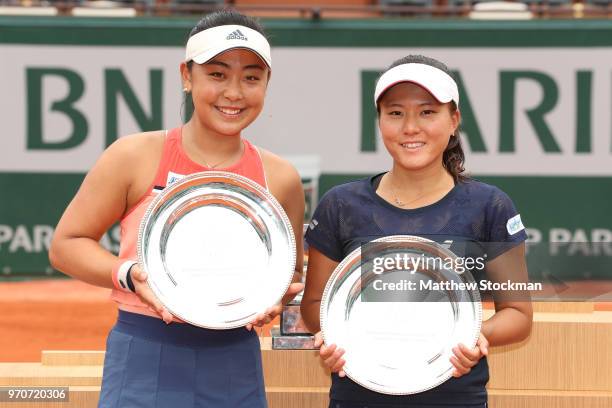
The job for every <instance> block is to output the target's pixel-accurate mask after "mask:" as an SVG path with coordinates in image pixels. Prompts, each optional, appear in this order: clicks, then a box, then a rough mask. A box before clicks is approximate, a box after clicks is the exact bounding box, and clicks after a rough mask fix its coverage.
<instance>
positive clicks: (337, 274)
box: [320, 235, 482, 395]
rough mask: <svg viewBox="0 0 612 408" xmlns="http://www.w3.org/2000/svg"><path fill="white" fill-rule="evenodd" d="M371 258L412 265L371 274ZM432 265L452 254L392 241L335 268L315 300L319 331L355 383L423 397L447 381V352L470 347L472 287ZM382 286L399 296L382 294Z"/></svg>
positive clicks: (431, 245)
mask: <svg viewBox="0 0 612 408" xmlns="http://www.w3.org/2000/svg"><path fill="white" fill-rule="evenodd" d="M376 257H379V258H380V257H383V258H385V257H386V258H392V259H394V257H400V259H404V260H405V259H413V260H414V261H415V262H413V263H412V265H413V266H415V265H416V266H417V267H413V268H411V269H412V272H408V271H407V270H404V269H400V270H398V269H396V268H390V269H385V270H384V272H381V271H380V269H378V270H377V273H374V271H375V270H376V269H375V268H373V262H374V258H376ZM417 258H421V263H420V264H419V263H417V262H416V259H417ZM428 259H429V260H430V261H431V262H430V261H426V260H428ZM435 259H440V260H443V261H446V260H448V259H452V260H455V262H456V260H457V256H456V255H455V254H454V253H453V252H451V251H450V250H449V249H447V248H445V247H443V246H441V245H440V244H437V243H435V242H433V241H430V240H427V239H424V238H420V237H415V236H408V235H396V236H389V237H384V238H380V239H377V240H375V241H372V242H371V243H368V244H366V245H365V246H362V247H359V248H357V249H355V250H354V251H353V252H351V253H350V254H349V255H348V256H347V257H346V258H345V259H344V260H343V261H342V262H341V263H340V264H339V265H338V266H337V268H336V269H335V270H334V272H333V274H332V276H331V277H330V279H329V281H328V282H327V286H326V287H325V291H324V293H323V296H322V300H321V316H320V317H321V330H322V333H323V338H324V340H325V343H326V344H336V345H338V347H341V348H343V349H344V350H345V354H344V356H343V358H344V360H345V361H346V363H345V365H344V371H345V373H346V374H347V376H348V377H349V378H351V379H352V380H353V381H355V382H357V383H358V384H360V385H362V386H364V387H366V388H368V389H370V390H373V391H376V392H380V393H384V394H393V395H405V394H414V393H419V392H423V391H426V390H428V389H431V388H434V387H436V386H438V385H440V384H441V383H443V382H444V381H446V380H448V379H449V378H450V377H451V376H452V372H453V370H454V367H453V366H452V364H451V363H450V357H451V356H452V355H453V353H452V348H453V347H455V346H457V345H458V344H459V343H463V344H465V345H466V346H468V347H474V346H475V344H476V341H477V339H478V336H479V334H480V327H481V322H482V305H481V302H480V294H479V292H478V288H477V286H475V285H476V282H475V281H474V279H473V277H472V275H471V273H470V272H469V271H461V272H462V273H458V272H457V271H456V270H453V269H452V268H449V267H448V266H449V265H456V264H449V263H448V262H446V265H445V264H444V262H442V261H440V262H437V261H435ZM408 265H410V263H408ZM379 266H380V265H379ZM402 268H403V266H402ZM409 269H410V268H409ZM451 281H452V282H455V283H454V284H452V283H443V282H451ZM384 282H387V283H388V284H390V283H392V284H395V285H396V286H394V288H398V287H402V286H401V285H399V286H398V283H403V285H404V286H403V287H404V290H389V289H388V288H389V287H390V286H389V285H387V286H386V288H387V291H384V290H383V291H381V290H380V288H381V287H384V286H383V284H384ZM408 282H413V284H412V285H413V286H412V288H413V290H408V289H407V288H409V287H411V286H410V284H409V283H408ZM421 282H424V283H423V284H421ZM428 282H429V283H428ZM440 283H443V284H440ZM461 283H463V284H464V285H463V286H462V285H460V284H461ZM435 284H438V286H436V287H437V290H436V289H435V288H436V287H434V286H433V285H435ZM421 285H423V286H422V287H421ZM453 285H454V286H453ZM375 288H378V289H379V290H375Z"/></svg>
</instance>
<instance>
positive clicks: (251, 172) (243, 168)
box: [111, 128, 268, 317]
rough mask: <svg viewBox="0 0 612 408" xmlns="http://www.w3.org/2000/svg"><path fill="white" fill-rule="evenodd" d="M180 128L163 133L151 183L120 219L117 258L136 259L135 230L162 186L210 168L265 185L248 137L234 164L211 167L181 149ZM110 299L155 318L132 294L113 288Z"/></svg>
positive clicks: (257, 158)
mask: <svg viewBox="0 0 612 408" xmlns="http://www.w3.org/2000/svg"><path fill="white" fill-rule="evenodd" d="M181 129H182V128H175V129H172V130H170V131H167V132H166V138H165V141H164V147H163V152H162V157H161V160H160V162H159V166H158V168H157V174H156V175H155V179H154V180H153V183H152V184H151V186H150V187H149V189H148V190H147V192H146V193H145V195H144V196H143V197H142V198H141V199H140V200H139V201H138V203H137V204H136V205H135V206H134V207H132V208H131V209H130V210H129V212H128V213H127V214H126V215H125V216H124V217H123V218H122V219H121V223H120V226H121V244H120V249H119V257H120V258H121V259H126V260H128V259H133V260H136V259H137V251H136V245H137V241H138V229H139V226H140V221H141V220H142V218H143V216H144V213H145V211H146V209H147V207H148V206H149V203H150V202H151V201H152V200H153V198H154V197H155V196H156V195H157V194H159V192H160V191H161V190H162V189H163V188H165V187H166V186H167V185H169V184H172V183H173V182H175V181H176V180H180V179H181V178H182V177H184V176H186V175H189V174H192V173H198V172H202V171H210V170H221V171H228V172H232V173H236V174H240V175H241V176H244V177H247V178H249V179H251V180H253V181H255V182H256V183H258V184H259V185H261V186H263V187H264V188H268V186H267V182H266V177H265V173H264V167H263V163H262V160H261V155H260V154H259V150H258V149H257V148H256V147H255V146H253V145H252V144H251V143H250V142H249V141H248V140H246V139H242V141H243V143H244V152H243V154H242V157H241V158H240V160H239V161H238V162H237V163H236V164H234V165H233V166H230V167H226V168H215V169H211V168H209V167H205V166H202V165H200V164H198V163H195V162H194V161H192V160H191V159H190V158H189V157H188V156H187V154H186V153H185V151H184V150H183V144H182V133H181ZM111 298H112V299H113V300H114V301H116V302H117V303H118V304H119V308H120V309H122V310H126V311H128V312H133V313H140V314H144V315H148V316H155V317H159V316H158V315H157V314H156V313H154V312H152V311H151V310H149V308H148V307H147V306H146V305H145V304H144V303H142V302H141V301H140V299H139V298H138V296H136V295H135V294H133V293H128V292H123V291H120V290H117V289H113V291H112V294H111Z"/></svg>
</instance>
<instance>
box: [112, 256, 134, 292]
mask: <svg viewBox="0 0 612 408" xmlns="http://www.w3.org/2000/svg"><path fill="white" fill-rule="evenodd" d="M137 263H138V262H135V261H125V262H124V263H122V264H121V265H120V266H119V269H117V282H118V283H119V286H120V287H119V288H118V289H121V290H123V291H124V292H132V290H131V289H130V286H129V285H128V279H127V275H128V272H129V271H130V268H131V267H132V266H134V265H136V264H137Z"/></svg>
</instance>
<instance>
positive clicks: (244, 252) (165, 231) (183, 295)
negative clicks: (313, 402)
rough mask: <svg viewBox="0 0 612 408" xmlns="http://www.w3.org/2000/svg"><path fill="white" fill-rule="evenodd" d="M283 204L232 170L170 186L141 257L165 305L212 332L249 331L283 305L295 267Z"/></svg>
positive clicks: (154, 209)
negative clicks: (264, 315)
mask: <svg viewBox="0 0 612 408" xmlns="http://www.w3.org/2000/svg"><path fill="white" fill-rule="evenodd" d="M295 257H296V251H295V237H294V235H293V230H292V228H291V223H290V222H289V219H288V217H287V215H286V214H285V212H284V210H283V208H282V207H281V205H280V204H279V203H278V202H277V201H276V199H275V198H274V197H273V196H272V195H271V194H270V193H269V192H268V191H267V190H265V189H264V188H263V187H261V186H260V185H259V184H257V183H255V182H254V181H252V180H249V179H247V178H245V177H242V176H239V175H237V174H233V173H227V172H220V171H208V172H203V173H196V174H192V175H190V176H187V177H185V178H183V179H181V180H180V181H177V182H176V183H174V184H172V185H169V186H168V187H166V188H165V189H164V190H163V192H162V193H160V194H159V195H158V196H157V197H156V198H155V199H154V200H153V201H152V202H151V204H150V205H149V207H148V209H147V211H146V213H145V216H144V217H143V220H142V222H141V225H140V231H139V235H138V260H139V262H140V265H141V266H142V267H143V268H144V270H145V271H146V272H147V274H148V283H149V286H150V287H151V289H152V291H153V292H154V293H155V295H156V296H157V297H158V298H159V300H160V301H161V302H162V304H163V305H164V306H165V307H166V308H167V309H168V310H169V311H170V312H171V313H172V314H173V315H175V316H177V317H178V318H179V319H181V320H183V321H185V322H188V323H191V324H193V325H196V326H200V327H205V328H209V329H230V328H235V327H240V326H244V325H246V324H247V323H249V322H250V321H251V320H252V319H253V318H254V317H255V315H256V314H257V313H261V312H263V311H265V309H267V308H268V307H270V306H272V305H274V304H275V303H277V302H278V301H279V300H280V299H281V298H282V296H283V294H284V293H285V292H286V290H287V288H288V287H289V284H290V283H291V279H292V277H293V272H294V269H295Z"/></svg>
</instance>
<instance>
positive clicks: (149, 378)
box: [49, 10, 304, 408]
mask: <svg viewBox="0 0 612 408" xmlns="http://www.w3.org/2000/svg"><path fill="white" fill-rule="evenodd" d="M180 73H181V79H182V85H183V91H184V92H186V93H187V94H190V95H191V97H192V99H193V105H194V113H193V115H192V117H191V119H190V120H189V122H187V123H186V124H185V125H184V126H182V127H180V128H176V129H172V130H169V131H165V130H160V131H153V132H144V133H138V134H134V135H130V136H127V137H123V138H120V139H119V140H117V141H116V142H115V143H114V144H113V145H111V146H110V147H109V148H108V149H107V150H106V151H105V152H104V153H103V154H102V156H101V157H100V159H99V160H98V162H97V163H96V164H95V165H94V167H93V168H92V169H91V171H90V172H89V173H88V174H87V176H86V177H85V180H84V181H83V184H82V185H81V188H80V189H79V191H78V192H77V194H76V196H75V197H74V199H73V200H72V202H71V203H70V205H69V206H68V208H67V209H66V211H65V213H64V215H63V216H62V219H61V220H60V222H59V224H58V226H57V229H56V232H55V236H54V238H53V242H52V245H51V249H50V253H49V256H50V259H51V262H52V264H53V266H54V267H55V268H57V269H59V270H61V271H63V272H64V273H66V274H68V275H70V276H72V277H74V278H77V279H81V280H83V281H85V282H88V283H91V284H93V285H97V286H102V287H107V288H112V289H113V299H114V300H115V301H117V302H118V304H119V317H118V321H117V324H116V325H115V327H114V328H113V330H112V331H111V333H110V334H109V337H108V341H107V353H106V359H105V366H104V377H103V382H102V391H101V396H100V403H99V404H100V405H99V406H101V407H127V406H129V407H140V406H142V407H154V406H163V407H167V406H180V407H201V406H206V407H208V406H214V407H233V408H236V407H245V408H246V407H253V408H260V407H265V406H266V399H265V391H264V386H263V376H262V371H261V356H260V350H259V341H258V339H257V336H256V334H255V333H254V332H253V331H251V330H250V329H251V327H252V326H253V325H257V326H260V325H262V324H264V323H267V322H269V321H270V320H271V318H273V317H274V316H275V315H276V314H278V313H279V312H280V305H276V306H272V307H270V308H269V309H268V310H267V311H266V313H265V314H260V315H258V316H257V317H256V318H255V319H254V320H253V322H252V323H251V324H249V325H247V329H249V330H245V328H239V329H233V330H222V331H215V330H207V329H202V328H198V327H195V326H191V325H189V324H185V323H181V322H176V320H175V319H174V320H175V323H172V324H170V323H171V322H172V321H173V316H172V315H171V314H170V313H169V312H168V311H167V310H166V309H165V308H164V306H163V305H162V304H161V303H160V302H159V301H158V299H156V297H155V296H154V294H153V293H152V291H151V290H150V289H149V287H148V285H147V283H146V281H147V275H146V273H145V271H143V270H142V269H141V268H140V267H139V266H138V264H137V263H136V242H137V231H138V225H139V223H140V220H141V219H142V217H143V214H144V212H145V209H146V208H147V205H148V204H149V202H150V201H151V200H152V199H153V197H154V196H155V194H156V193H157V192H158V190H160V189H163V188H164V187H165V186H167V185H168V184H169V183H172V182H173V181H175V180H176V179H178V178H180V177H182V176H185V175H188V174H190V173H194V172H200V171H206V170H212V169H214V170H224V171H230V172H234V173H237V174H241V175H243V176H245V177H248V178H250V179H252V180H253V181H255V182H257V183H259V184H260V185H262V186H263V187H265V188H267V189H268V190H269V191H270V192H271V193H272V194H273V195H274V196H275V198H276V199H277V200H278V201H279V203H280V204H281V205H282V206H283V208H284V209H285V211H286V213H287V215H288V216H289V219H290V221H291V224H292V227H293V230H294V231H301V230H302V222H303V216H304V193H303V190H302V184H301V180H300V177H299V175H298V173H297V171H296V170H295V169H294V168H293V167H292V166H291V165H290V164H289V163H288V162H287V161H286V160H283V159H282V158H280V157H278V156H276V155H274V154H272V153H270V152H267V151H265V150H262V149H258V148H257V147H255V146H253V145H252V144H251V143H249V142H248V141H247V140H245V139H243V138H242V137H241V132H242V130H243V129H245V128H246V127H247V126H248V125H249V124H251V123H252V122H253V121H254V120H255V119H256V118H257V116H258V115H259V114H260V113H261V110H262V108H263V104H264V97H265V94H266V89H267V86H268V81H269V79H270V73H271V58H270V46H269V44H268V42H267V40H266V38H265V36H264V33H263V29H262V28H261V26H260V25H259V24H258V23H257V22H256V21H255V20H253V19H251V18H249V17H246V16H244V15H241V14H239V13H237V12H235V11H227V10H224V11H219V12H215V13H212V14H210V15H207V16H205V17H204V18H203V19H202V20H201V21H200V22H199V23H198V24H197V25H196V26H195V27H194V28H193V29H192V31H191V34H190V38H189V41H188V42H187V47H186V57H185V60H184V61H183V62H182V63H181V64H180ZM117 221H120V222H121V250H120V255H119V257H117V256H115V255H113V254H112V253H110V252H109V251H107V250H106V249H104V248H103V247H101V246H100V244H99V243H98V241H99V239H100V237H101V236H102V235H103V234H104V233H105V232H106V231H107V230H108V229H109V228H110V227H111V226H112V225H113V224H114V223H115V222H117ZM295 239H296V247H297V248H298V253H297V260H298V261H297V265H296V271H301V270H302V262H301V260H302V253H301V248H302V237H301V234H299V233H298V234H296V236H295ZM298 281H299V279H298V276H297V274H296V276H295V279H294V282H298ZM301 289H302V284H300V283H293V284H292V285H291V286H290V288H289V290H288V291H287V294H286V295H285V298H284V299H283V300H284V301H287V300H288V299H289V298H291V297H292V296H294V295H295V294H296V293H298V292H299V291H300V290H301ZM162 320H163V321H162Z"/></svg>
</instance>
